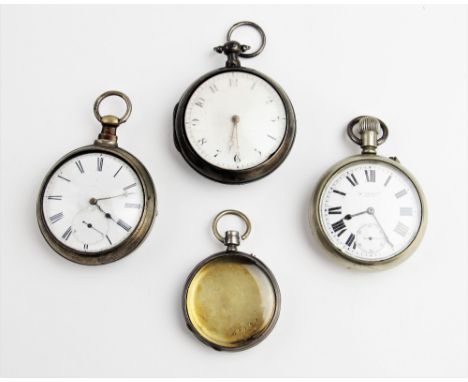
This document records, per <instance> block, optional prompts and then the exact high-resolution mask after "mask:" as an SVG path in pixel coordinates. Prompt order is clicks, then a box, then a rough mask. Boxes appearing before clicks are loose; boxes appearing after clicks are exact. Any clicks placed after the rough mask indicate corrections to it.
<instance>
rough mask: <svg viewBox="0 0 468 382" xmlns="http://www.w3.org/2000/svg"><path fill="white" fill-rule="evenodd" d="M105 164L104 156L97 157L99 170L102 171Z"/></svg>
mask: <svg viewBox="0 0 468 382" xmlns="http://www.w3.org/2000/svg"><path fill="white" fill-rule="evenodd" d="M103 164H104V158H103V157H99V158H97V170H98V171H102V165H103Z"/></svg>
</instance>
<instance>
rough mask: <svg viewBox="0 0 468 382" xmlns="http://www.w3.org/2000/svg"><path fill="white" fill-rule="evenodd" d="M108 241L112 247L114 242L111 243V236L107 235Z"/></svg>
mask: <svg viewBox="0 0 468 382" xmlns="http://www.w3.org/2000/svg"><path fill="white" fill-rule="evenodd" d="M106 239H107V241H108V242H109V244H110V245H112V241H111V239H110V238H109V235H106Z"/></svg>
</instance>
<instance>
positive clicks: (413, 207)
mask: <svg viewBox="0 0 468 382" xmlns="http://www.w3.org/2000/svg"><path fill="white" fill-rule="evenodd" d="M319 203H320V206H319V208H320V222H321V225H322V227H323V229H324V231H325V234H326V236H327V238H328V240H330V242H331V243H332V245H333V246H334V247H335V248H337V249H338V250H339V251H340V252H342V253H344V254H345V255H347V256H349V257H351V258H354V259H357V260H360V261H382V260H387V259H390V258H392V257H394V256H397V255H398V254H400V253H401V252H402V251H404V250H405V249H406V248H407V247H408V246H409V245H410V244H411V243H412V241H413V240H414V238H415V237H416V235H417V233H418V231H419V229H420V226H421V221H422V215H421V199H420V196H419V194H418V191H417V189H416V187H415V186H414V184H413V182H412V181H411V179H410V178H409V177H408V176H407V175H406V174H404V173H403V172H402V171H401V170H399V169H398V168H397V167H395V166H392V165H390V164H387V163H385V162H377V161H360V162H356V163H353V164H350V165H348V166H345V167H344V168H341V169H340V170H338V171H337V172H336V173H335V174H334V175H333V176H332V178H331V179H330V180H329V181H328V183H327V184H326V185H325V188H324V190H323V193H322V195H321V197H320V202H319Z"/></svg>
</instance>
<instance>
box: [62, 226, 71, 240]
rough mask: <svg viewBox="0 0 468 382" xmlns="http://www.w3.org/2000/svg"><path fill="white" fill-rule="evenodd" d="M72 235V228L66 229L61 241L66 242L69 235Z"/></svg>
mask: <svg viewBox="0 0 468 382" xmlns="http://www.w3.org/2000/svg"><path fill="white" fill-rule="evenodd" d="M71 234H72V227H71V226H70V227H68V228H67V230H66V231H65V232H64V233H63V235H62V239H64V240H68V238H69V237H70V235H71Z"/></svg>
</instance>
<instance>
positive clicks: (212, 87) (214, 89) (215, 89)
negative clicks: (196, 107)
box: [210, 84, 218, 94]
mask: <svg viewBox="0 0 468 382" xmlns="http://www.w3.org/2000/svg"><path fill="white" fill-rule="evenodd" d="M210 90H211V92H212V93H213V94H214V93H216V92H217V91H218V87H217V86H216V84H213V85H210Z"/></svg>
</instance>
